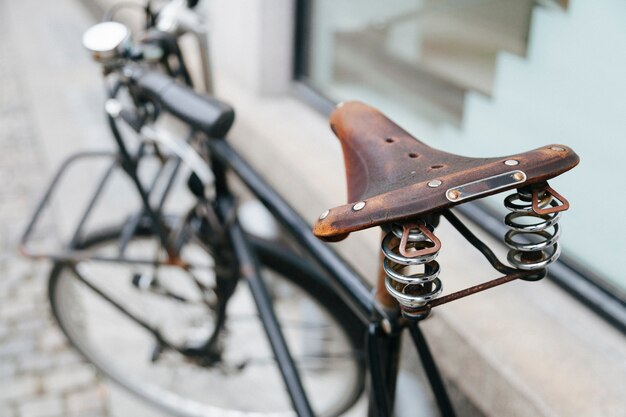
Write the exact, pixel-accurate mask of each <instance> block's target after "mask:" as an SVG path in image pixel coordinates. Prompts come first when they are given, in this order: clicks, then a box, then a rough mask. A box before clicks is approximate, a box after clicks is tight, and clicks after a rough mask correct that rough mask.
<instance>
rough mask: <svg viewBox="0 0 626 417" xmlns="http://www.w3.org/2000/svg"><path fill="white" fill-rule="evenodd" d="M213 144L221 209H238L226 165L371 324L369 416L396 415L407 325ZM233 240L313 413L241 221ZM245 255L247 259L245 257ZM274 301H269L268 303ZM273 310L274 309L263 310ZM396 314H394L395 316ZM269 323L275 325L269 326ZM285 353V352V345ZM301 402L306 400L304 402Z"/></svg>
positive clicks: (439, 388)
mask: <svg viewBox="0 0 626 417" xmlns="http://www.w3.org/2000/svg"><path fill="white" fill-rule="evenodd" d="M208 146H209V149H210V151H211V152H210V153H211V160H212V161H211V162H212V169H213V171H214V173H215V177H216V199H217V201H218V207H219V206H220V203H221V202H224V201H226V204H227V205H228V206H230V208H229V210H231V212H232V210H234V207H233V203H232V197H231V196H230V194H229V191H228V186H227V184H226V177H225V172H226V169H228V168H230V169H232V170H233V171H234V172H235V173H236V175H237V176H238V177H239V178H240V179H241V180H242V181H243V182H244V183H245V184H246V185H247V187H248V188H249V189H250V190H251V191H252V192H253V194H255V195H256V197H257V198H259V200H260V201H261V202H262V203H263V204H264V205H265V206H266V207H267V209H268V210H269V211H270V212H271V213H272V214H273V215H274V217H275V218H276V219H277V220H278V221H280V222H281V223H282V225H283V226H284V227H285V228H286V230H287V231H288V232H289V233H290V234H291V235H292V236H293V237H295V240H296V242H298V244H300V245H301V246H302V247H303V248H304V249H305V250H306V251H307V252H308V253H310V254H311V255H312V256H313V258H314V259H315V260H316V261H317V262H318V263H319V264H320V266H321V267H322V268H323V269H324V270H325V271H326V272H327V273H328V274H329V276H330V277H331V280H330V284H331V285H333V286H334V287H335V289H337V291H338V293H339V295H340V296H341V298H342V299H343V300H344V301H346V303H347V304H348V305H349V306H350V307H351V308H352V309H353V311H354V312H355V313H356V314H357V315H358V317H360V318H361V320H362V321H363V323H364V324H366V325H367V326H368V332H367V340H366V346H367V360H368V369H369V370H370V377H371V383H372V384H371V387H372V396H371V398H370V404H369V416H371V417H374V416H376V417H387V416H391V415H392V414H393V408H394V397H395V388H396V380H397V375H398V365H399V357H400V345H401V334H402V327H400V326H398V323H397V313H396V314H393V313H390V312H388V310H385V309H384V308H383V307H382V306H381V305H380V304H379V303H378V301H377V300H376V299H375V297H374V296H373V294H372V291H373V290H372V288H371V286H370V285H368V284H367V283H366V282H365V281H363V280H362V279H361V278H360V277H359V275H358V274H357V273H356V272H355V271H354V270H353V269H352V268H350V266H348V265H347V264H346V263H345V262H344V261H343V260H342V259H341V258H340V257H339V255H337V254H336V253H335V252H334V251H333V250H332V249H330V248H329V247H328V246H327V245H326V244H325V243H323V242H321V241H320V240H318V239H317V238H315V237H314V236H313V234H312V233H311V231H310V227H309V225H308V224H307V223H306V222H305V221H304V219H302V217H300V216H299V215H298V214H297V213H296V212H295V211H294V210H293V208H291V207H290V206H289V204H288V203H287V202H286V201H285V200H284V199H283V198H282V197H280V196H279V195H278V194H277V193H276V192H275V191H274V190H273V189H272V188H271V187H270V186H269V185H268V184H267V183H266V182H265V181H264V180H263V179H261V178H260V177H259V175H258V174H257V173H256V172H255V171H254V170H253V169H252V167H250V165H248V163H247V162H246V161H245V160H244V159H243V158H241V156H239V155H238V154H237V152H236V151H235V150H234V149H233V148H232V147H230V145H229V144H228V143H227V142H226V141H225V140H221V139H216V140H210V141H209V142H208ZM227 215H228V211H224V210H223V209H222V216H223V217H225V216H227ZM228 229H229V233H230V235H231V239H232V240H233V244H234V246H235V252H237V256H238V257H239V259H240V262H241V261H244V264H243V265H241V268H242V274H243V275H244V276H246V277H247V279H248V281H249V282H250V285H251V289H252V290H253V293H256V294H255V302H256V303H257V306H258V308H259V313H260V315H261V317H262V320H263V324H264V325H265V326H266V332H267V335H268V338H269V339H270V343H271V344H272V347H273V348H275V345H276V346H277V347H278V350H276V348H275V350H274V352H275V355H276V358H277V362H278V363H279V366H280V369H281V372H282V373H283V378H284V380H285V382H286V384H287V388H288V391H289V394H290V396H291V399H292V403H293V404H294V407H295V409H296V410H297V412H298V415H300V416H302V415H309V414H308V413H309V411H308V410H309V409H307V408H306V406H303V405H302V403H303V404H308V402H307V401H306V394H305V392H304V390H302V385H301V382H300V380H299V377H298V373H297V369H296V368H295V366H294V364H293V362H292V360H291V356H290V354H289V351H288V349H287V346H286V345H284V339H282V334H281V333H280V328H279V327H278V328H277V329H274V328H273V327H272V326H273V325H274V324H277V323H276V322H275V320H276V318H275V317H274V316H273V312H272V310H271V302H270V300H269V296H268V295H267V291H266V290H265V289H264V286H263V281H262V280H261V279H260V278H259V276H258V267H257V266H255V265H257V264H256V262H257V261H256V258H255V254H254V253H253V252H250V250H249V248H248V247H247V244H246V241H245V237H244V236H243V233H242V231H241V229H240V226H239V225H238V223H237V222H236V221H234V222H233V224H232V225H229V226H228ZM242 257H243V258H242ZM266 303H269V305H266ZM264 309H269V311H265V312H264V311H263V310H264ZM392 314H393V315H392ZM384 320H388V321H389V324H391V326H389V327H390V328H391V330H390V331H389V330H387V331H384V330H383V328H382V326H381V323H383V322H384ZM268 326H269V327H268ZM411 333H412V336H413V339H414V342H415V344H416V348H417V350H418V353H419V357H420V360H421V361H422V362H423V363H424V369H425V371H426V373H427V374H428V379H429V381H431V383H432V388H433V392H434V394H435V397H436V399H437V405H438V406H439V409H440V411H441V413H442V415H443V416H453V415H454V414H453V411H452V407H451V405H450V401H449V399H448V396H447V393H446V391H445V388H444V386H443V384H442V383H441V380H442V379H441V376H440V375H439V372H438V370H437V367H436V366H435V363H434V360H433V358H432V356H431V355H430V351H429V350H428V346H427V345H426V343H425V340H424V337H423V335H422V334H421V332H419V329H418V327H417V324H414V325H412V327H411ZM283 347H284V348H285V349H286V350H285V351H281V349H282V348H283ZM298 402H300V404H298Z"/></svg>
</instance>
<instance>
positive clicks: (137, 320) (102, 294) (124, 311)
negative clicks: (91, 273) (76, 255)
mask: <svg viewBox="0 0 626 417" xmlns="http://www.w3.org/2000/svg"><path fill="white" fill-rule="evenodd" d="M68 266H69V267H70V268H71V269H72V272H74V274H75V275H76V278H77V279H78V280H79V281H80V282H82V283H83V284H85V285H86V286H87V288H89V289H90V290H92V291H93V292H95V293H96V294H98V295H99V296H100V297H102V298H103V299H104V300H106V301H107V302H108V303H109V304H111V305H112V306H113V307H114V308H115V309H116V310H118V311H119V312H120V313H122V314H124V315H125V316H126V317H128V318H129V319H131V320H132V321H134V322H135V323H137V324H139V325H140V326H141V327H143V328H144V329H146V330H147V331H149V332H150V333H152V334H153V335H154V337H155V338H156V339H157V340H158V341H159V343H162V344H163V345H165V346H167V347H168V348H171V349H174V350H179V349H177V348H176V347H174V346H173V345H170V344H169V343H167V342H166V341H165V340H164V339H163V337H162V336H161V334H160V333H159V330H158V329H156V328H153V327H152V326H150V324H149V323H147V322H145V321H143V320H142V319H140V318H138V317H136V316H135V315H134V314H132V313H131V312H130V311H128V309H127V308H126V307H124V306H123V305H121V304H120V303H118V302H117V301H115V300H113V299H112V298H111V297H109V296H108V295H107V294H106V293H105V292H103V291H102V290H100V289H99V288H98V287H96V286H95V285H93V284H92V283H91V282H89V281H88V280H86V279H85V278H83V276H82V275H81V274H80V273H79V272H78V270H77V269H76V266H75V265H73V264H69V263H68Z"/></svg>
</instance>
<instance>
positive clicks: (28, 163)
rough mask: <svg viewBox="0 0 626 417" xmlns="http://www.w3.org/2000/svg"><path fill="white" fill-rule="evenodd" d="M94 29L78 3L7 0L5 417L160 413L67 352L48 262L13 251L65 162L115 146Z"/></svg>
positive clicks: (0, 277) (2, 83) (0, 166)
mask: <svg viewBox="0 0 626 417" xmlns="http://www.w3.org/2000/svg"><path fill="white" fill-rule="evenodd" d="M91 23H92V20H91V17H90V15H89V14H88V13H87V12H86V11H85V10H83V6H82V5H81V3H79V2H77V1H72V0H61V1H55V2H41V1H32V0H26V1H20V2H0V184H2V186H1V187H0V416H2V417H103V416H107V417H115V416H120V417H121V416H124V417H125V416H131V415H133V416H142V417H143V416H154V415H157V414H154V413H155V412H154V411H153V410H152V409H151V408H147V407H146V406H145V405H143V403H141V402H139V401H138V400H136V399H135V398H134V397H132V396H130V395H129V394H126V393H125V392H123V391H121V390H120V389H119V388H117V387H115V386H113V385H112V384H111V383H110V382H108V381H106V380H105V379H104V378H103V377H101V376H99V375H98V374H97V372H96V370H95V369H94V368H93V366H91V365H90V364H87V363H85V362H84V360H83V359H82V358H81V357H80V356H79V355H78V354H76V353H75V351H73V350H72V349H71V348H70V347H69V346H68V344H67V342H66V340H65V337H64V336H63V335H62V334H61V332H60V331H59V330H58V328H57V327H56V325H55V323H54V322H53V319H52V317H51V314H50V311H49V305H48V300H47V292H46V290H47V289H46V285H47V280H46V279H47V274H48V272H49V269H50V264H48V263H45V262H30V261H28V260H26V259H24V258H22V257H20V256H19V255H18V254H17V253H16V251H15V248H16V243H17V241H18V239H19V236H20V233H21V232H22V229H23V227H24V225H25V222H26V221H27V220H28V216H29V215H30V212H31V211H32V209H33V207H34V204H35V202H36V200H37V198H39V195H40V194H41V193H42V192H43V188H44V187H45V185H46V183H47V182H48V180H49V176H50V175H51V174H52V172H54V170H55V169H56V167H57V165H58V163H59V161H60V160H61V159H62V158H63V157H64V156H65V155H67V154H69V153H71V152H72V151H74V150H76V149H80V148H89V147H91V148H93V147H94V144H96V143H97V145H96V146H95V147H98V148H103V147H105V146H106V145H108V142H110V139H108V137H107V134H108V132H107V131H106V127H105V126H104V118H103V117H102V110H101V105H102V104H101V103H102V97H101V82H100V73H99V71H98V68H97V66H95V65H93V64H91V63H90V62H89V58H88V55H87V53H86V52H85V51H83V50H82V47H81V45H80V41H81V38H82V32H83V30H84V29H85V28H86V27H88V26H89V25H90V24H91ZM68 63H71V65H68ZM68 109H69V111H68ZM105 141H108V142H105ZM55 214H56V215H57V216H56V217H55V218H54V225H53V224H50V221H49V220H48V224H47V225H44V226H45V227H47V228H50V229H52V228H54V229H57V222H58V223H59V224H62V223H63V222H64V221H66V220H65V219H64V218H65V217H69V216H68V215H66V212H65V211H64V210H58V211H57V213H55ZM57 217H58V218H57ZM159 415H160V414H159Z"/></svg>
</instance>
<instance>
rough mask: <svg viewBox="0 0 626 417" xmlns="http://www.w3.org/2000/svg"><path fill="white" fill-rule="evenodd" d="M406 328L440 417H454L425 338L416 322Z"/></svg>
mask: <svg viewBox="0 0 626 417" xmlns="http://www.w3.org/2000/svg"><path fill="white" fill-rule="evenodd" d="M408 327H409V332H410V333H411V337H412V338H413V343H414V344H415V348H416V349H417V353H418V354H419V357H420V360H421V362H422V366H423V367H424V372H426V377H427V378H428V381H429V382H430V386H431V388H432V389H433V394H434V395H435V400H436V401H437V405H438V406H439V411H440V412H441V415H442V417H454V416H455V413H454V409H453V408H452V403H451V402H450V398H449V397H448V392H447V391H446V387H445V385H444V384H443V379H442V378H441V374H440V373H439V369H437V364H436V363H435V360H434V359H433V355H432V353H431V352H430V349H429V347H428V343H427V342H426V338H425V337H424V334H423V333H422V331H421V330H420V328H419V327H418V322H410V323H409V325H408Z"/></svg>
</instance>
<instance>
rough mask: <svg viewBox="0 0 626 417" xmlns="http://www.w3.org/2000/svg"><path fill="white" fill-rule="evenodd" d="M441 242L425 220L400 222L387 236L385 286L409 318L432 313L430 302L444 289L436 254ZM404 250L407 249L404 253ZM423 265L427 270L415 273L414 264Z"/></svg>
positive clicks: (384, 247)
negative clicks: (409, 222)
mask: <svg viewBox="0 0 626 417" xmlns="http://www.w3.org/2000/svg"><path fill="white" fill-rule="evenodd" d="M440 247H441V243H440V242H439V239H437V237H436V236H435V235H434V234H433V233H432V227H429V226H427V225H426V224H425V223H424V222H420V223H414V224H407V225H404V226H402V225H398V224H393V225H392V226H391V231H390V232H389V233H387V235H386V236H385V237H384V238H383V241H382V251H383V254H384V256H385V259H384V262H383V268H384V271H385V275H386V277H385V287H386V288H387V291H388V292H389V293H390V294H391V295H392V296H393V297H394V298H395V299H396V300H398V303H399V304H400V308H401V310H402V314H403V315H404V316H405V317H407V318H409V319H418V318H424V317H425V316H427V315H428V312H429V310H430V309H429V308H428V306H427V303H428V302H429V301H430V300H432V299H434V298H436V297H437V296H438V295H439V294H441V291H442V290H443V288H442V284H441V280H440V279H439V278H438V277H439V272H440V267H439V263H437V261H435V258H436V257H437V255H438V254H439V248H440ZM403 252H404V253H403ZM421 265H423V269H424V270H423V272H418V273H411V272H407V270H409V269H411V267H413V266H421Z"/></svg>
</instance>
